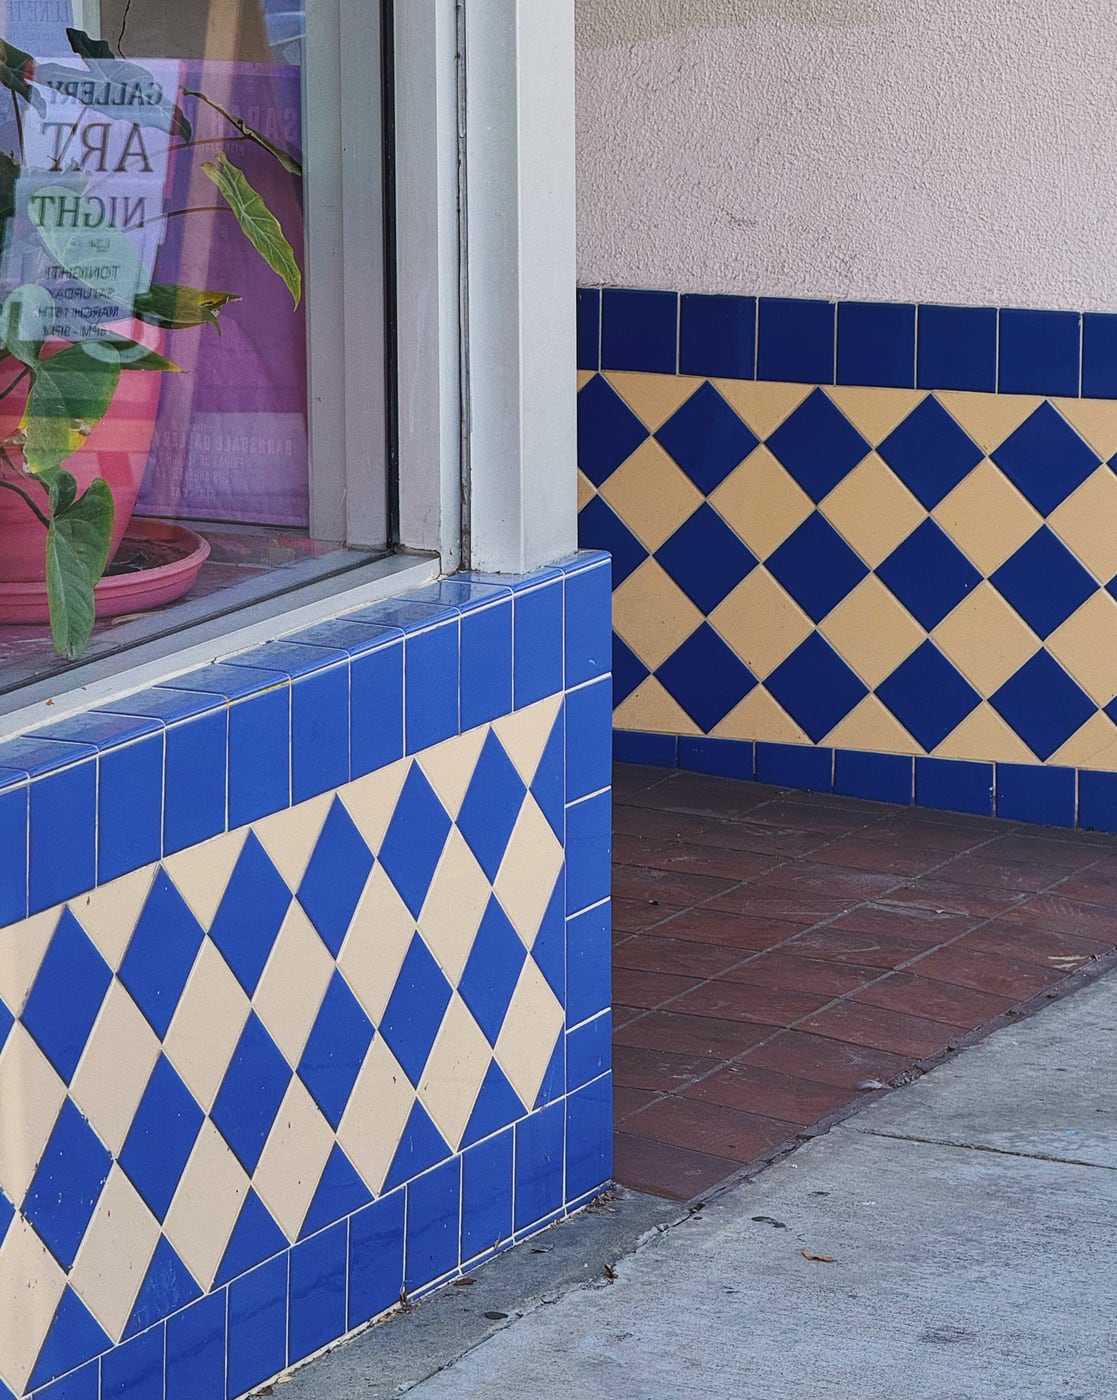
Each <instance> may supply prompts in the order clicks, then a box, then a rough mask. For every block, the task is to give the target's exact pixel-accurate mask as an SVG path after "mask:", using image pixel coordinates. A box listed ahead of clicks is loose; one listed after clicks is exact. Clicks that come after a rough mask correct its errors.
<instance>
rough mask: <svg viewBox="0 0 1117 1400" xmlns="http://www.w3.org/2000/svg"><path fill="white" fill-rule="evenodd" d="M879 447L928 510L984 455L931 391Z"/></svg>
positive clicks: (967, 474) (948, 492) (887, 460)
mask: <svg viewBox="0 0 1117 1400" xmlns="http://www.w3.org/2000/svg"><path fill="white" fill-rule="evenodd" d="M877 451H878V452H879V453H880V455H881V456H882V457H883V458H884V460H885V461H886V462H887V463H888V465H889V466H890V467H891V468H892V470H893V471H894V472H895V473H896V475H897V476H898V477H899V478H900V480H901V481H902V482H903V483H904V485H905V486H906V487H907V488H908V490H909V491H911V493H912V494H913V495H914V496H915V497H916V499H917V500H918V501H919V502H920V503H921V504H922V505H924V506H926V508H927V509H928V510H934V508H935V507H936V506H937V505H938V503H939V502H940V501H941V500H942V499H943V497H944V496H948V495H949V494H950V492H951V491H953V490H954V488H955V487H956V486H957V485H958V484H959V482H961V481H963V480H964V479H965V478H966V477H967V476H969V474H970V472H972V471H973V469H974V467H976V466H977V464H978V462H980V461H981V459H982V457H983V456H984V455H985V454H984V453H983V452H982V450H981V448H980V447H978V445H977V444H976V443H975V442H974V441H973V440H972V439H971V438H970V437H969V436H968V435H967V434H966V433H964V432H963V431H962V429H961V428H960V427H959V426H958V424H957V423H956V422H955V421H954V419H953V418H951V416H950V414H949V413H947V411H946V409H945V408H943V406H942V405H941V404H940V403H939V401H938V400H937V399H935V398H932V397H931V395H930V394H928V396H927V397H926V398H925V399H924V400H923V402H922V403H921V404H920V405H919V407H918V408H917V409H915V410H914V411H913V412H912V413H909V414H908V416H907V417H906V418H905V419H904V421H903V422H902V423H901V424H900V426H899V427H898V428H896V429H895V430H894V431H893V432H892V433H890V434H889V436H888V437H886V438H885V440H884V441H883V442H882V443H881V445H880V446H879V447H878V448H877Z"/></svg>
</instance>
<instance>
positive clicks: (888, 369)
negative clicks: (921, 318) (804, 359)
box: [838, 301, 915, 389]
mask: <svg viewBox="0 0 1117 1400" xmlns="http://www.w3.org/2000/svg"><path fill="white" fill-rule="evenodd" d="M838 383H839V384H869V385H878V386H881V387H884V388H891V389H914V388H915V307H914V306H903V305H899V304H894V303H888V302H865V301H844V302H840V303H839V305H838Z"/></svg>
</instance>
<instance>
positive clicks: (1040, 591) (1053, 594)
mask: <svg viewBox="0 0 1117 1400" xmlns="http://www.w3.org/2000/svg"><path fill="white" fill-rule="evenodd" d="M989 582H990V583H991V584H992V585H993V587H994V588H995V589H996V590H997V592H998V593H1000V595H1001V596H1002V597H1003V598H1005V599H1006V600H1007V601H1008V602H1009V603H1011V604H1012V606H1013V607H1014V608H1015V609H1016V611H1017V612H1018V613H1019V614H1020V616H1021V617H1022V618H1023V619H1024V621H1025V622H1026V623H1027V624H1028V626H1029V627H1030V628H1031V629H1032V631H1033V632H1035V633H1036V634H1037V635H1038V636H1040V637H1047V636H1049V635H1050V634H1051V633H1052V632H1054V630H1055V629H1056V627H1059V626H1061V625H1062V624H1063V623H1064V622H1066V620H1067V618H1068V617H1070V616H1071V614H1072V613H1075V612H1077V611H1078V609H1079V608H1080V607H1081V606H1082V604H1083V603H1084V602H1085V601H1086V599H1087V598H1089V597H1090V596H1091V595H1092V594H1094V593H1096V592H1097V591H1098V585H1097V583H1096V582H1095V581H1094V579H1093V578H1092V577H1091V576H1090V575H1089V574H1088V573H1087V572H1086V570H1085V569H1084V568H1083V567H1082V565H1081V564H1080V563H1079V562H1078V560H1077V559H1076V558H1075V557H1074V555H1073V554H1071V552H1070V550H1069V549H1067V547H1066V546H1065V545H1064V544H1063V543H1062V542H1061V540H1059V538H1058V537H1057V536H1056V535H1054V534H1053V533H1052V532H1051V531H1050V530H1049V529H1048V528H1047V526H1046V525H1044V526H1042V527H1041V528H1040V529H1038V530H1037V531H1036V533H1035V534H1034V535H1033V536H1032V537H1031V539H1030V540H1028V541H1027V542H1026V543H1025V544H1023V545H1021V546H1020V548H1019V549H1018V550H1017V551H1016V553H1015V554H1014V555H1013V556H1012V558H1011V559H1007V560H1006V561H1005V562H1004V563H1003V564H1002V565H1001V567H1000V568H999V569H998V570H997V571H996V573H994V574H993V575H991V577H990V579H989Z"/></svg>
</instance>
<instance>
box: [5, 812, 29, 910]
mask: <svg viewBox="0 0 1117 1400" xmlns="http://www.w3.org/2000/svg"><path fill="white" fill-rule="evenodd" d="M27 811H28V792H27V785H26V784H21V785H20V786H19V787H11V788H5V789H4V790H3V791H0V850H2V851H3V852H4V859H3V861H0V928H2V927H3V926H4V925H5V924H14V923H18V922H19V920H20V919H23V918H25V917H26V915H27Z"/></svg>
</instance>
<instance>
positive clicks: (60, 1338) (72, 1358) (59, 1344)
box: [27, 1287, 112, 1390]
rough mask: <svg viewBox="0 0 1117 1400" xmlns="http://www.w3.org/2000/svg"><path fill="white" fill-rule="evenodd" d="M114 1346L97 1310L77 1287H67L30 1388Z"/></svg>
mask: <svg viewBox="0 0 1117 1400" xmlns="http://www.w3.org/2000/svg"><path fill="white" fill-rule="evenodd" d="M111 1346H112V1341H111V1340H110V1338H109V1337H108V1335H107V1334H106V1333H105V1332H103V1331H102V1330H101V1328H100V1327H99V1326H98V1324H97V1322H96V1321H95V1320H94V1317H93V1314H92V1313H91V1312H90V1311H89V1309H88V1308H87V1307H86V1306H85V1304H84V1303H83V1302H82V1301H81V1299H80V1298H79V1297H78V1295H77V1294H76V1293H75V1292H74V1290H73V1289H72V1288H69V1287H67V1289H66V1291H65V1292H64V1293H63V1295H62V1300H61V1302H60V1303H59V1304H58V1307H57V1308H56V1309H55V1313H54V1321H53V1322H52V1323H51V1325H50V1331H49V1332H48V1333H47V1336H46V1341H45V1342H44V1343H43V1345H42V1347H41V1349H40V1351H39V1356H38V1359H37V1360H36V1362H35V1368H34V1370H33V1371H32V1372H31V1378H30V1380H29V1381H28V1382H27V1386H28V1389H29V1390H38V1388H39V1387H40V1386H41V1385H46V1383H47V1381H52V1380H54V1378H55V1377H56V1376H63V1375H65V1374H66V1372H67V1371H73V1370H76V1369H77V1367H79V1366H81V1365H82V1364H83V1363H84V1362H86V1361H89V1360H90V1359H91V1358H92V1357H94V1356H100V1355H101V1353H102V1352H106V1351H108V1349H109V1348H110V1347H111Z"/></svg>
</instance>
